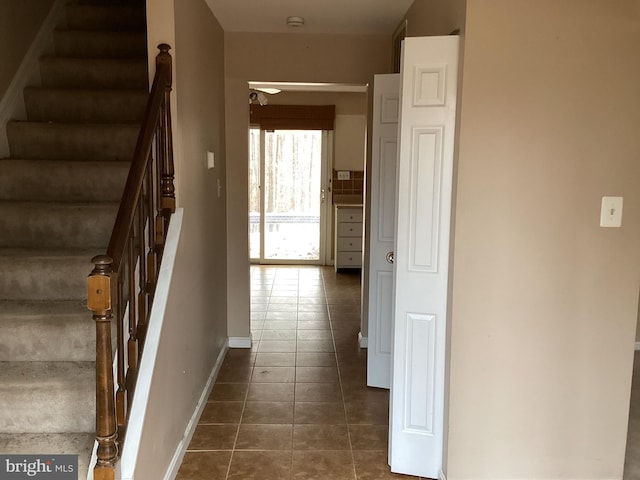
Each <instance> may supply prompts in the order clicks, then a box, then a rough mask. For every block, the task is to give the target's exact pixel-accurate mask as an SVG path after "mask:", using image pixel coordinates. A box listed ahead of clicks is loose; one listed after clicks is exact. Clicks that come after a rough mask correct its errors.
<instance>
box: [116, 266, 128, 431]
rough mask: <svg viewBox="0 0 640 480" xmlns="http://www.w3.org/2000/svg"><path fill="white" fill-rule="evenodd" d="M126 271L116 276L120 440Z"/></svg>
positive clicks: (123, 371) (123, 380)
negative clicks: (124, 283)
mask: <svg viewBox="0 0 640 480" xmlns="http://www.w3.org/2000/svg"><path fill="white" fill-rule="evenodd" d="M123 266H126V264H124V265H123V264H122V262H121V265H120V266H119V269H121V268H122V267H123ZM123 273H124V272H122V271H119V272H118V274H117V277H116V299H117V300H116V301H117V302H118V304H117V308H116V311H117V312H118V318H116V322H117V323H116V339H117V340H116V342H117V349H116V358H117V360H116V374H117V375H118V377H117V381H118V389H117V390H116V423H117V425H118V438H119V440H118V441H119V442H120V441H122V439H124V431H125V426H126V420H125V419H126V415H125V409H126V405H125V393H126V392H125V388H126V385H125V360H124V345H125V343H124V321H125V319H124V309H125V305H126V302H125V299H124V294H123V289H124V285H123V282H124V279H125V275H124V274H123Z"/></svg>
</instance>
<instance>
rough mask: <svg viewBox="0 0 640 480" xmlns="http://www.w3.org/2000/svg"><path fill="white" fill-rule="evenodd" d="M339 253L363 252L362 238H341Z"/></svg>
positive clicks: (339, 239) (339, 240)
mask: <svg viewBox="0 0 640 480" xmlns="http://www.w3.org/2000/svg"><path fill="white" fill-rule="evenodd" d="M338 251H340V252H358V251H362V237H340V238H338Z"/></svg>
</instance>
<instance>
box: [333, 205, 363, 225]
mask: <svg viewBox="0 0 640 480" xmlns="http://www.w3.org/2000/svg"><path fill="white" fill-rule="evenodd" d="M338 222H362V209H361V208H357V209H356V208H339V209H338Z"/></svg>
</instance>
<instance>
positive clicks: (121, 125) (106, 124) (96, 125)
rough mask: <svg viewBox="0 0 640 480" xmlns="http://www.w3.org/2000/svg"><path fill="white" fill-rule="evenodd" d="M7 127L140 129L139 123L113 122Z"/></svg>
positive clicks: (26, 122)
mask: <svg viewBox="0 0 640 480" xmlns="http://www.w3.org/2000/svg"><path fill="white" fill-rule="evenodd" d="M7 125H19V126H24V127H28V126H34V127H45V128H59V129H63V128H64V129H73V128H78V129H88V128H95V129H100V128H105V129H107V128H110V129H114V130H115V129H121V128H127V129H131V128H140V124H139V123H134V122H132V123H113V122H31V121H29V120H10V121H9V122H7Z"/></svg>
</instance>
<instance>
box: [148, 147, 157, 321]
mask: <svg viewBox="0 0 640 480" xmlns="http://www.w3.org/2000/svg"><path fill="white" fill-rule="evenodd" d="M147 175H148V178H149V181H148V185H149V196H148V202H149V205H148V207H147V219H146V220H147V229H148V231H147V235H148V243H149V245H148V247H149V250H148V253H147V283H146V287H147V292H148V296H147V299H148V300H147V301H148V303H147V309H148V311H151V306H152V305H153V291H154V288H153V286H154V285H155V284H156V260H157V257H156V231H155V211H156V209H155V205H156V204H155V201H156V191H157V189H156V184H155V178H154V169H153V159H151V162H150V164H149V168H148V169H147Z"/></svg>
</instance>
